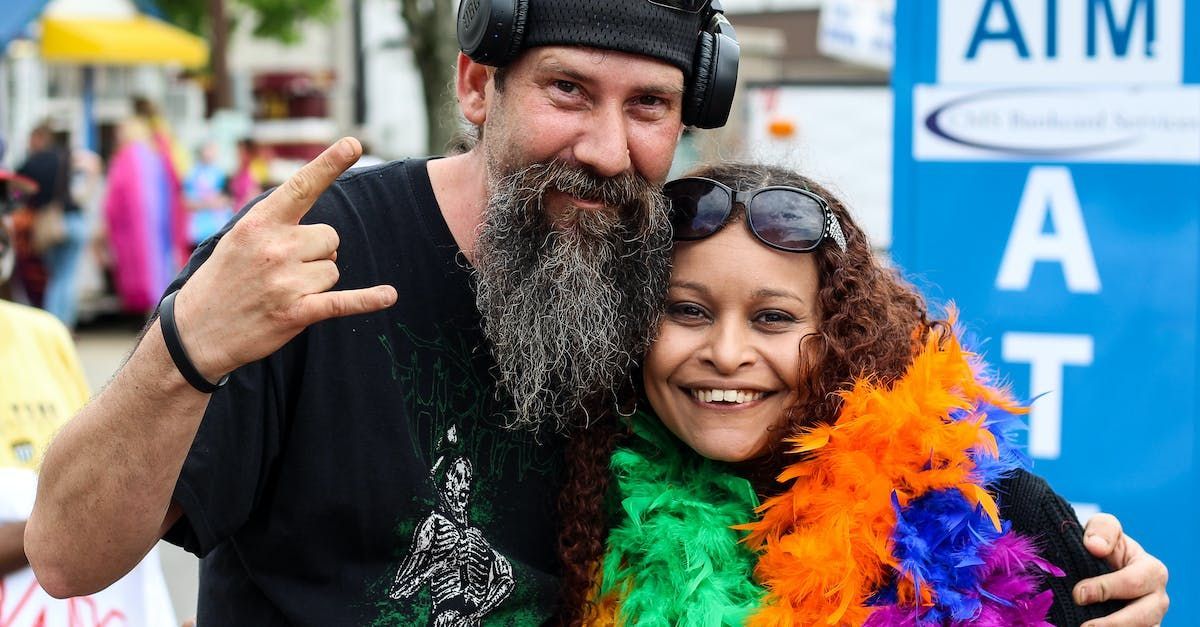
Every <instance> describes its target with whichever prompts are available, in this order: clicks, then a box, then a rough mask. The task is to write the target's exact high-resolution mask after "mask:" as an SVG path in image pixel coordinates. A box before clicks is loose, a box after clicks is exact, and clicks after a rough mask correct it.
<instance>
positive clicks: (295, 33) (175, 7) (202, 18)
mask: <svg viewBox="0 0 1200 627" xmlns="http://www.w3.org/2000/svg"><path fill="white" fill-rule="evenodd" d="M334 2H335V0H158V1H157V5H158V8H159V9H161V10H162V12H163V15H164V16H165V17H166V18H167V20H168V21H170V22H172V23H173V24H176V25H177V26H180V27H182V28H185V29H187V30H189V31H191V32H193V33H196V34H197V35H200V36H201V37H204V38H205V39H207V40H208V42H209V47H210V50H211V53H212V57H211V64H212V98H213V100H212V104H213V108H215V109H228V108H229V107H231V106H233V97H232V92H231V91H230V82H229V63H228V48H229V33H230V32H231V31H232V30H233V27H234V26H235V23H236V22H235V20H234V18H233V16H232V15H231V11H230V9H231V8H232V5H237V7H238V8H239V9H242V10H240V11H236V13H238V14H245V15H247V16H248V17H249V18H250V19H251V20H253V21H254V31H253V32H254V36H255V37H261V38H264V39H274V40H276V41H280V42H283V43H287V44H291V43H296V42H298V41H299V39H300V25H301V24H303V23H304V22H305V21H306V20H309V19H318V20H331V19H333V18H334V17H335V16H336V15H337V12H336V11H335V10H334Z"/></svg>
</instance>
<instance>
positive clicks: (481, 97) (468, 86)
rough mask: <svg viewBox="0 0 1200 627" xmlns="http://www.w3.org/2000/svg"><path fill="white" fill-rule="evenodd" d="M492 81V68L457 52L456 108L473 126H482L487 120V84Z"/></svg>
mask: <svg viewBox="0 0 1200 627" xmlns="http://www.w3.org/2000/svg"><path fill="white" fill-rule="evenodd" d="M491 81H492V68H490V67H488V66H486V65H483V64H481V63H476V62H474V61H472V60H471V57H468V56H467V55H466V54H464V53H462V52H459V53H458V78H457V80H456V81H455V89H456V91H457V92H458V108H459V110H460V111H462V114H463V117H464V118H466V119H467V121H468V122H470V123H471V124H474V125H475V126H483V123H484V122H485V121H486V120H487V110H488V85H489V84H490V83H491Z"/></svg>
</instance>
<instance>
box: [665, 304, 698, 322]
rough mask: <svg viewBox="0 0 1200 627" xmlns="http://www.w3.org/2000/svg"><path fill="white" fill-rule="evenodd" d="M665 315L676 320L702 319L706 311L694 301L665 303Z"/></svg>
mask: <svg viewBox="0 0 1200 627" xmlns="http://www.w3.org/2000/svg"><path fill="white" fill-rule="evenodd" d="M667 315H669V316H671V317H672V318H675V319H676V320H703V319H704V318H706V317H707V315H708V313H707V312H706V311H704V308H703V307H701V306H699V305H696V304H694V303H673V304H670V305H667Z"/></svg>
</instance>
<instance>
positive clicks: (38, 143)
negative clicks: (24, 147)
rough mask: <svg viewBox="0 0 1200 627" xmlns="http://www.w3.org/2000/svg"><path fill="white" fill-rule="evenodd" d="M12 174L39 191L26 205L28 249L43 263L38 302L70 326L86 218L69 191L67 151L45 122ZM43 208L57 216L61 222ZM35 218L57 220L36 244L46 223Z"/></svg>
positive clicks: (76, 306)
mask: <svg viewBox="0 0 1200 627" xmlns="http://www.w3.org/2000/svg"><path fill="white" fill-rule="evenodd" d="M17 172H18V173H19V174H21V175H22V176H26V177H28V178H30V179H32V180H33V181H35V182H36V183H37V184H38V191H37V192H36V193H35V194H33V195H32V196H30V197H28V198H27V199H26V204H27V206H28V207H29V210H30V211H31V212H32V215H33V222H32V224H31V229H32V231H31V243H32V245H33V252H34V253H36V254H38V255H40V257H41V259H42V261H43V263H44V264H45V272H46V288H45V293H44V296H43V298H42V300H41V306H42V307H43V308H44V309H45V310H46V311H49V312H50V313H52V314H54V316H55V317H56V318H58V319H59V321H61V322H62V323H63V324H64V325H66V327H67V328H68V329H73V328H74V327H75V316H76V311H77V308H78V304H79V298H78V295H77V291H76V277H77V276H78V270H79V259H80V253H81V252H82V251H83V245H84V242H85V241H86V240H87V220H86V218H85V217H84V215H83V212H82V211H81V210H80V207H79V204H78V203H76V202H75V199H74V197H73V196H72V194H71V172H72V164H71V153H70V151H69V150H68V149H67V148H66V147H63V146H59V145H57V144H56V142H55V139H54V131H53V129H51V127H50V125H49V123H46V122H43V123H41V124H39V125H38V126H36V127H34V129H33V131H32V132H31V133H30V135H29V156H28V157H27V158H26V159H25V162H24V163H23V164H21V167H20V168H18V169H17ZM47 212H52V213H55V214H58V215H61V220H59V219H58V217H57V216H51V215H49V214H48V213H47ZM39 216H40V217H41V218H43V219H48V218H52V217H53V221H54V222H58V224H57V225H55V226H53V227H52V228H54V229H56V230H57V232H56V233H55V234H53V235H50V236H46V237H47V238H49V239H44V240H43V241H40V242H39V241H38V240H39V235H38V229H40V228H41V227H42V226H45V225H46V223H45V222H39ZM27 287H28V286H27ZM34 304H37V303H36V301H35V302H34Z"/></svg>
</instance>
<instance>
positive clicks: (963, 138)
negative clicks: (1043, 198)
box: [925, 88, 1144, 158]
mask: <svg viewBox="0 0 1200 627" xmlns="http://www.w3.org/2000/svg"><path fill="white" fill-rule="evenodd" d="M1081 96H1082V97H1081ZM1106 100H1107V99H1106V98H1103V97H1101V96H1100V95H1099V94H1097V97H1095V98H1088V97H1086V91H1085V90H1071V89H1052V88H1046V89H1042V88H1022V89H1003V90H995V91H986V92H978V93H973V94H970V95H967V96H963V97H961V98H956V99H954V100H951V101H949V102H946V103H943V104H942V105H941V106H939V107H937V108H936V109H934V110H933V111H931V112H930V113H929V115H927V116H926V117H925V128H926V129H927V130H929V132H931V133H933V134H934V135H937V136H938V137H941V138H942V139H944V140H946V141H949V142H953V143H955V144H959V145H962V146H968V147H971V148H976V149H979V150H988V151H993V152H998V153H1004V154H1008V155H1013V156H1025V157H1039V158H1047V157H1061V158H1070V157H1080V156H1084V155H1087V154H1089V153H1094V152H1100V151H1108V150H1113V149H1118V148H1122V147H1125V146H1128V145H1131V144H1133V143H1136V142H1137V141H1138V135H1139V134H1138V133H1137V131H1136V129H1137V128H1139V127H1141V126H1144V121H1139V120H1135V119H1126V118H1127V117H1128V116H1126V115H1125V114H1124V113H1123V111H1121V110H1120V109H1114V108H1113V107H1111V106H1110V103H1108V102H1106Z"/></svg>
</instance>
